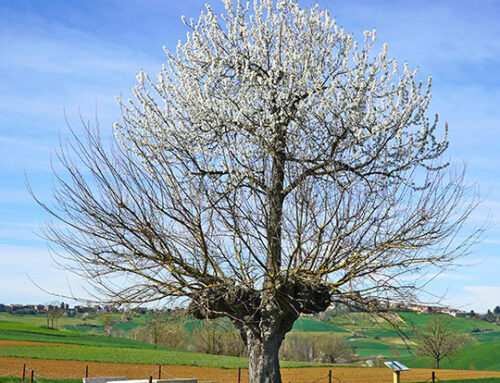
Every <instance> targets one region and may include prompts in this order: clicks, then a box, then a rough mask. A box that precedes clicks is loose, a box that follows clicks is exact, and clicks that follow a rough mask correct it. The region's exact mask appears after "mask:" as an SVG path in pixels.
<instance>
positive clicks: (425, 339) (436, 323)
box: [414, 315, 473, 369]
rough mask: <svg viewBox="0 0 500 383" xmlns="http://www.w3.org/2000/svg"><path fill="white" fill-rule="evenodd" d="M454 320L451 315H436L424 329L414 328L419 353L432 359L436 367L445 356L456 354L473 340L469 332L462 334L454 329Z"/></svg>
mask: <svg viewBox="0 0 500 383" xmlns="http://www.w3.org/2000/svg"><path fill="white" fill-rule="evenodd" d="M452 321H453V320H452V318H450V317H446V316H443V315H434V316H433V317H432V319H431V320H430V321H429V322H428V323H427V324H426V325H425V327H424V328H423V329H418V328H415V329H414V332H415V335H416V337H417V345H416V346H415V351H416V353H417V355H420V356H423V357H426V358H429V359H431V360H432V361H433V364H434V368H436V369H439V367H440V363H441V361H442V360H443V359H444V358H449V357H451V356H453V355H455V354H456V352H457V351H458V350H460V349H461V348H464V347H466V346H467V345H469V344H471V343H472V341H473V340H472V338H470V337H469V336H468V335H467V334H460V333H458V332H457V330H456V329H453V327H452Z"/></svg>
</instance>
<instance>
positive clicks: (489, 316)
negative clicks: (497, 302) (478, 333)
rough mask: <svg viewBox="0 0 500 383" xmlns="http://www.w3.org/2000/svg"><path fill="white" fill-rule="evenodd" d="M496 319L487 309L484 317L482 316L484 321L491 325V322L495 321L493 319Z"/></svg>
mask: <svg viewBox="0 0 500 383" xmlns="http://www.w3.org/2000/svg"><path fill="white" fill-rule="evenodd" d="M496 318H497V317H496V315H495V314H493V313H492V312H491V310H489V309H488V312H487V313H486V315H485V316H484V320H485V321H486V322H491V323H493V322H494V321H495V319H496Z"/></svg>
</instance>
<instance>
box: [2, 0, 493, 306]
mask: <svg viewBox="0 0 500 383" xmlns="http://www.w3.org/2000/svg"><path fill="white" fill-rule="evenodd" d="M204 3H205V1H195V0H183V1H182V2H177V1H171V0H163V1H157V0H143V1H137V0H128V1H119V0H116V1H115V0H100V1H97V0H86V1H67V0H50V1H47V0H37V1H23V0H17V1H8V0H0V74H1V77H0V303H1V302H3V303H30V302H31V303H36V302H41V303H44V302H49V301H52V300H54V299H55V298H54V297H53V296H51V295H49V294H47V293H44V292H42V291H41V290H40V289H38V288H37V287H36V286H35V285H34V284H33V283H32V282H31V281H30V278H31V279H33V280H35V281H36V282H37V283H38V284H40V285H41V286H43V287H44V288H46V289H47V290H50V291H55V292H60V293H63V294H64V293H68V291H69V288H70V287H71V289H72V291H73V292H74V293H78V292H79V291H81V288H82V286H83V285H84V283H83V282H82V281H79V280H77V279H75V278H74V277H73V276H72V275H70V274H66V273H64V272H63V271H61V270H60V269H59V268H58V267H57V266H56V265H55V264H54V263H53V262H52V260H51V258H50V256H49V253H48V251H47V249H46V244H45V242H44V241H43V240H41V239H39V238H38V237H37V235H36V232H37V231H38V228H39V227H40V226H41V225H43V224H44V222H45V221H46V220H47V218H48V217H47V216H46V215H45V214H44V213H43V211H42V210H41V209H40V208H39V207H38V206H37V205H36V204H35V202H34V201H33V200H32V199H31V197H30V196H29V194H28V192H27V191H26V187H25V184H24V182H25V181H24V174H25V172H26V173H27V174H28V177H29V179H30V182H31V183H32V184H33V187H34V189H35V190H36V193H37V194H38V195H39V196H40V197H41V198H42V199H45V200H50V195H51V193H50V178H51V172H50V158H51V153H53V150H54V149H55V148H56V147H57V145H58V137H59V135H60V134H61V135H62V136H64V135H65V134H67V125H66V119H67V120H68V122H69V124H70V125H72V126H74V127H78V125H79V121H80V116H81V117H82V118H83V119H84V120H85V121H87V120H90V121H93V120H95V118H96V115H97V118H98V119H99V122H100V124H101V126H102V128H103V129H107V128H108V127H109V128H110V127H111V124H112V122H113V121H115V120H117V119H118V118H119V108H118V106H117V105H116V103H115V101H114V96H116V95H120V96H122V97H129V96H130V94H131V88H132V87H133V85H134V83H135V74H136V73H137V72H138V71H139V70H140V69H141V68H142V69H144V70H146V71H148V72H150V73H156V72H157V71H158V70H159V68H160V65H161V63H162V62H163V61H164V54H163V51H162V46H163V45H165V46H167V48H169V49H174V48H175V45H176V43H177V41H178V40H179V39H181V40H182V39H184V38H185V35H186V30H185V28H184V26H183V24H182V22H181V19H180V17H181V15H186V16H187V17H197V16H198V15H199V13H200V11H201V10H202V9H203V5H204ZM210 3H211V4H212V5H213V7H214V8H216V9H220V8H221V5H220V2H219V1H218V0H210ZM314 3H315V2H311V1H301V4H302V5H304V6H307V5H310V4H314ZM318 3H319V4H320V6H321V7H328V8H329V9H330V11H331V13H332V14H333V15H335V16H336V17H337V21H338V23H339V24H340V25H343V26H344V27H345V29H346V30H347V31H350V32H353V33H354V34H355V36H356V37H357V38H361V37H362V31H363V30H367V29H369V30H371V29H373V28H376V29H377V38H378V42H379V43H382V42H387V43H388V44H389V53H390V56H392V57H394V58H396V59H397V60H398V61H400V62H403V61H405V60H406V61H408V62H409V64H410V67H415V66H418V67H419V68H420V72H421V74H422V75H423V76H427V75H432V76H433V101H432V104H431V108H430V109H431V110H430V112H431V113H434V112H438V113H439V115H440V119H441V121H442V122H444V121H447V122H448V123H449V126H450V150H449V152H448V154H447V155H448V156H449V158H450V159H451V160H452V161H453V162H458V163H461V162H466V163H467V169H468V172H467V173H468V176H467V178H468V180H469V182H471V183H476V184H478V185H479V187H480V191H481V198H482V200H483V203H482V205H481V207H480V208H479V209H478V210H477V211H476V212H475V213H474V214H473V216H472V217H471V218H472V219H471V223H472V224H481V223H483V222H485V220H487V219H489V230H488V231H487V233H486V235H485V237H484V239H483V240H482V242H481V244H479V245H478V246H477V247H476V248H475V249H474V252H473V254H472V255H470V256H469V257H467V258H464V259H462V260H461V263H462V264H464V266H462V267H459V268H457V269H455V270H452V271H449V272H446V273H444V274H442V275H440V276H439V277H438V278H436V279H435V280H434V281H433V282H432V283H431V284H430V285H429V287H428V289H429V290H430V291H431V292H432V293H434V294H436V295H437V296H441V295H443V294H445V293H446V299H445V300H444V301H443V302H444V303H447V304H449V305H452V306H454V307H457V308H462V309H466V310H470V309H474V310H476V311H486V309H488V308H493V307H494V306H496V305H500V255H499V250H500V226H499V218H498V217H499V216H500V192H499V189H500V188H499V187H500V174H499V173H500V172H499V170H498V169H500V150H499V149H500V123H499V121H500V107H499V105H500V23H499V22H498V20H500V2H498V1H495V0H491V1H488V0H482V1H481V2H477V1H464V0H455V1H433V2H431V1H421V0H419V1H413V0H409V1H396V0H392V1H389V0H385V1H383V0H358V1H351V0H338V1H336V0H319V1H318ZM65 116H66V117H65ZM429 299H431V298H430V297H429Z"/></svg>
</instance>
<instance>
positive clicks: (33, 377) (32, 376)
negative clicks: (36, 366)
mask: <svg viewBox="0 0 500 383" xmlns="http://www.w3.org/2000/svg"><path fill="white" fill-rule="evenodd" d="M33 379H35V370H31V376H30V383H33Z"/></svg>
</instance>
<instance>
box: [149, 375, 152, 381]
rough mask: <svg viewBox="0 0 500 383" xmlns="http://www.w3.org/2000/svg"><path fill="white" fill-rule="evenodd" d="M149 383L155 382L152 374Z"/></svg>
mask: <svg viewBox="0 0 500 383" xmlns="http://www.w3.org/2000/svg"><path fill="white" fill-rule="evenodd" d="M149 383H153V377H152V376H151V375H150V376H149Z"/></svg>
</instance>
